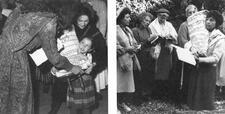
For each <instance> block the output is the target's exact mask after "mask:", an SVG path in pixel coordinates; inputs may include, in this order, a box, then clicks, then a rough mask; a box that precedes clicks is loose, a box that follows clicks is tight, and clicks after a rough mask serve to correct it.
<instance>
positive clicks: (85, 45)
mask: <svg viewBox="0 0 225 114" xmlns="http://www.w3.org/2000/svg"><path fill="white" fill-rule="evenodd" d="M91 46H92V41H91V40H90V39H88V38H84V39H83V40H81V42H80V44H79V50H80V53H87V52H88V51H89V50H90V49H91Z"/></svg>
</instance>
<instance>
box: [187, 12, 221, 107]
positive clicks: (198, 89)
mask: <svg viewBox="0 0 225 114" xmlns="http://www.w3.org/2000/svg"><path fill="white" fill-rule="evenodd" d="M222 23H223V17H222V15H221V14H220V13H219V12H218V11H215V10H213V11H210V12H208V14H207V16H206V21H205V27H206V29H207V30H208V32H209V41H208V49H207V52H206V53H205V54H203V53H200V52H197V53H196V54H194V55H195V57H196V60H197V61H198V65H197V67H196V68H195V69H193V70H192V73H191V75H190V80H189V89H188V101H187V102H188V106H189V107H190V108H191V109H193V110H214V109H215V107H214V97H215V87H216V75H217V71H218V68H219V67H220V62H221V59H223V58H222V55H223V53H224V52H225V35H224V34H223V33H222V32H221V31H220V30H218V29H217V28H218V27H219V26H220V25H221V24H222Z"/></svg>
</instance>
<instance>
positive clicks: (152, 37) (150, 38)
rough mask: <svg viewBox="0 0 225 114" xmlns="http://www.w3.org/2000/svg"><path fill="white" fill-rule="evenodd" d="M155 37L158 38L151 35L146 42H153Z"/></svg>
mask: <svg viewBox="0 0 225 114" xmlns="http://www.w3.org/2000/svg"><path fill="white" fill-rule="evenodd" d="M157 37H158V36H157V35H155V34H151V35H150V37H149V38H148V41H150V42H151V41H153V40H155V39H156V38H157Z"/></svg>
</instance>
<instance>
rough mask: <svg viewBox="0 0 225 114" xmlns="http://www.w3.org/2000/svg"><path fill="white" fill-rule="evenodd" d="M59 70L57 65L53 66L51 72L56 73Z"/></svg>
mask: <svg viewBox="0 0 225 114" xmlns="http://www.w3.org/2000/svg"><path fill="white" fill-rule="evenodd" d="M57 71H58V70H57V69H56V68H55V67H52V68H51V73H52V75H55V74H56V72H57Z"/></svg>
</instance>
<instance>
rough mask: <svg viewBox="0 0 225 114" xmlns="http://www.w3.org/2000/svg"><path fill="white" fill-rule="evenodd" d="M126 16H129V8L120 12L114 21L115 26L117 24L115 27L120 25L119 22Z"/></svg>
mask: <svg viewBox="0 0 225 114" xmlns="http://www.w3.org/2000/svg"><path fill="white" fill-rule="evenodd" d="M126 14H131V11H130V9H129V8H124V9H123V10H122V11H121V12H120V14H119V16H118V17H117V19H116V24H117V25H118V24H121V20H122V19H123V18H124V17H125V15H126Z"/></svg>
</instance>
